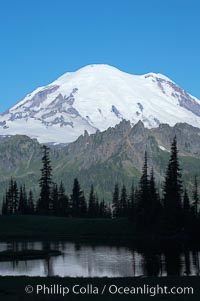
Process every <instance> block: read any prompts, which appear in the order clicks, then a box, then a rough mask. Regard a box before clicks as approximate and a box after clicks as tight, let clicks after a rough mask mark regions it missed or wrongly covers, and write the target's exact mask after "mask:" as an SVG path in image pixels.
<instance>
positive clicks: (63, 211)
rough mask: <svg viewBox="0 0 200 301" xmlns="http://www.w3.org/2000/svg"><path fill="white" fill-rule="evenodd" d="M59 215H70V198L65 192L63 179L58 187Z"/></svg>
mask: <svg viewBox="0 0 200 301" xmlns="http://www.w3.org/2000/svg"><path fill="white" fill-rule="evenodd" d="M58 203H59V215H60V216H65V217H68V216H69V215H70V208H69V198H68V196H67V195H66V194H65V189H64V186H63V182H62V181H61V183H60V186H59V189H58Z"/></svg>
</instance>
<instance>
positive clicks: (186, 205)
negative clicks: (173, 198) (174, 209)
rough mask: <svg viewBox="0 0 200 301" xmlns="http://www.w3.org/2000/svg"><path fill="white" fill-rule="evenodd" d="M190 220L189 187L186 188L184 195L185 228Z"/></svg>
mask: <svg viewBox="0 0 200 301" xmlns="http://www.w3.org/2000/svg"><path fill="white" fill-rule="evenodd" d="M189 222H190V199H189V196H188V192H187V189H186V188H185V190H184V195H183V225H184V228H186V229H187V228H188V226H189Z"/></svg>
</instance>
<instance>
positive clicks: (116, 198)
mask: <svg viewBox="0 0 200 301" xmlns="http://www.w3.org/2000/svg"><path fill="white" fill-rule="evenodd" d="M112 208H113V217H119V216H120V199H119V186H118V184H115V188H114V193H113V198H112Z"/></svg>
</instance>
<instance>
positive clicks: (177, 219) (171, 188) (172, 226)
mask: <svg viewBox="0 0 200 301" xmlns="http://www.w3.org/2000/svg"><path fill="white" fill-rule="evenodd" d="M163 195H164V199H163V202H164V222H165V229H166V230H169V231H177V230H180V229H181V227H182V222H183V221H182V179H181V170H180V166H179V160H178V150H177V141H176V136H175V137H174V139H173V142H172V145H171V155H170V159H169V163H168V167H167V171H166V175H165V181H164V190H163Z"/></svg>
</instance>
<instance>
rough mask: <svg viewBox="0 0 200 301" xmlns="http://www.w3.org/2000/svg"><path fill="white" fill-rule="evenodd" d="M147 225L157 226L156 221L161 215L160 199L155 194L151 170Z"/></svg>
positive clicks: (152, 171)
mask: <svg viewBox="0 0 200 301" xmlns="http://www.w3.org/2000/svg"><path fill="white" fill-rule="evenodd" d="M149 206H150V207H149V224H150V225H152V226H153V225H154V226H155V225H158V221H159V218H160V213H161V204H160V197H159V194H158V192H157V188H156V184H155V178H154V170H153V168H152V169H151V174H150V180H149Z"/></svg>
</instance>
